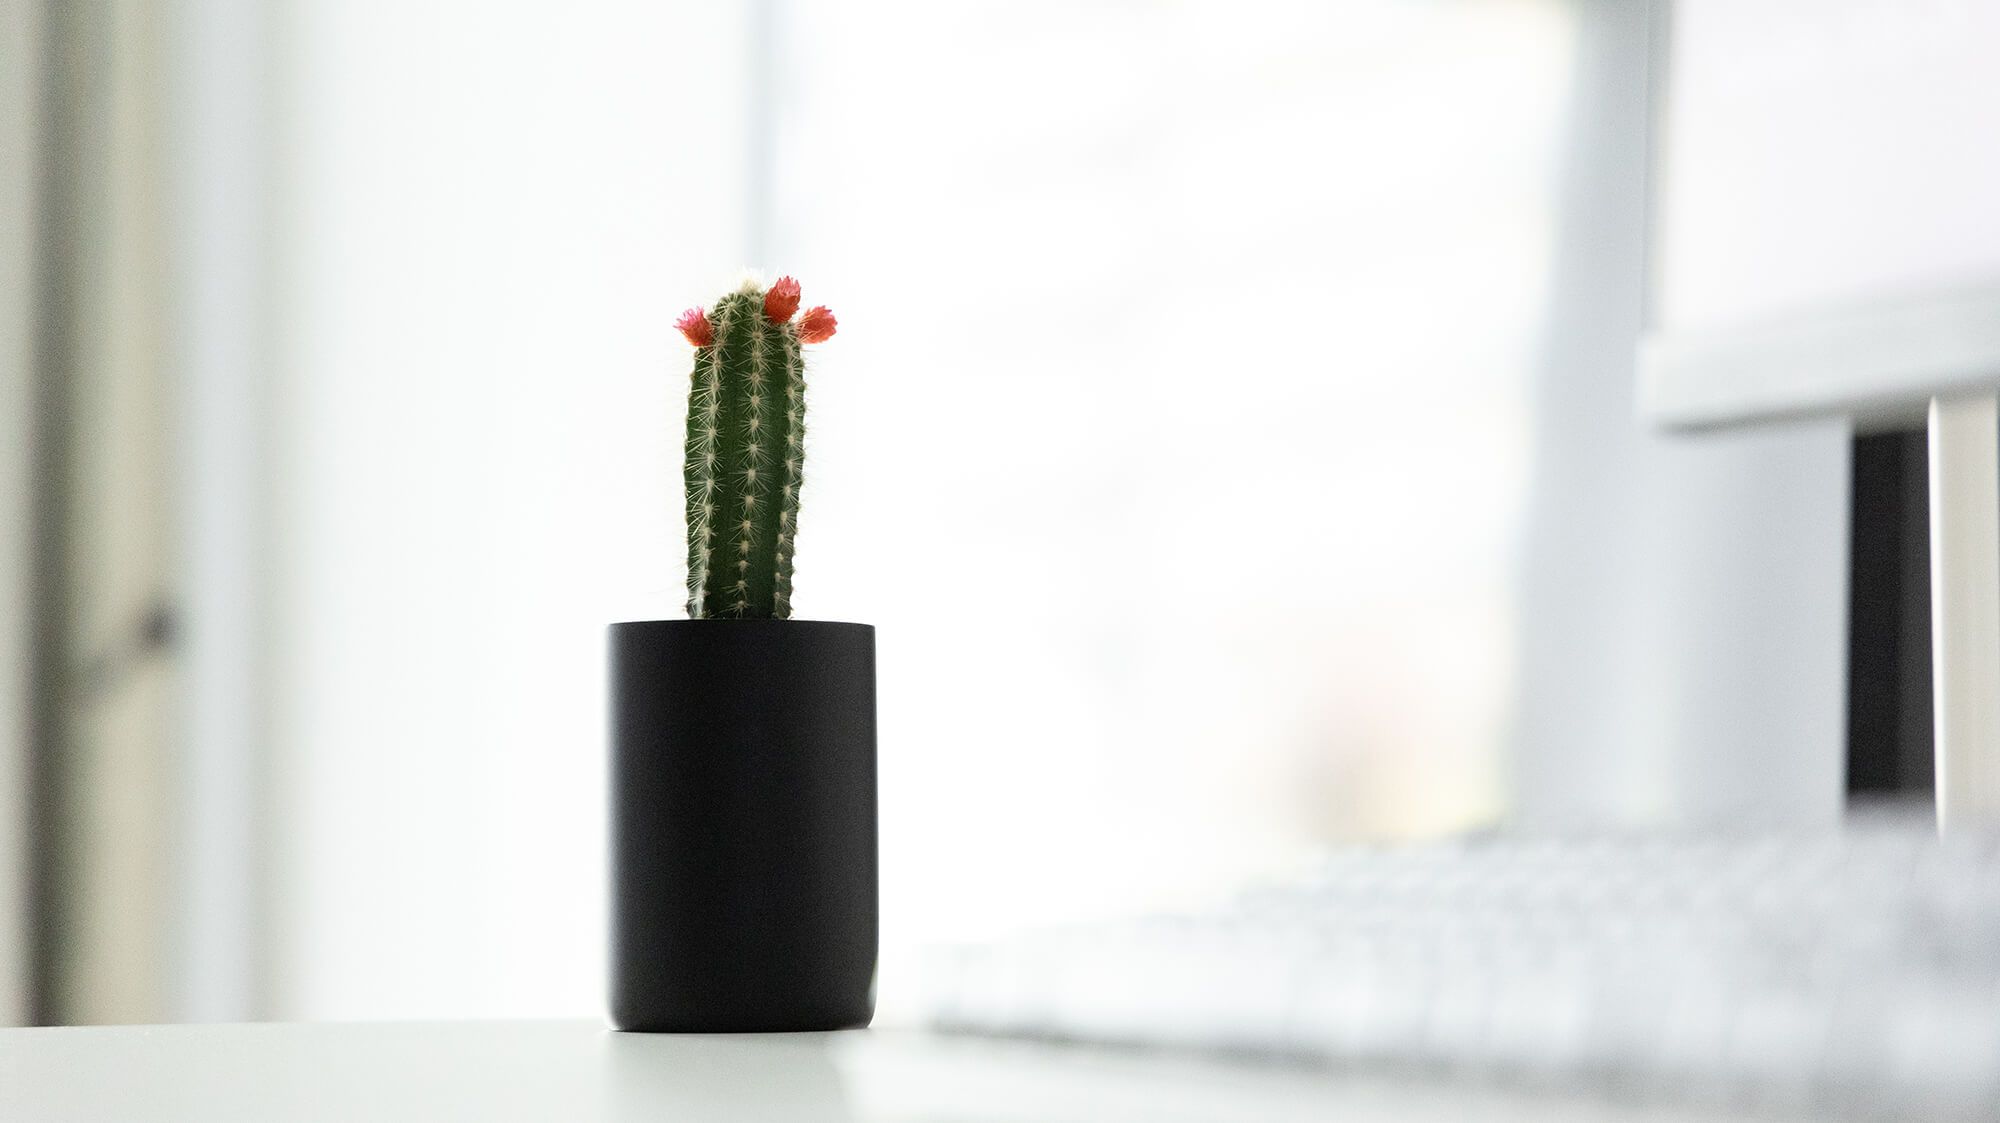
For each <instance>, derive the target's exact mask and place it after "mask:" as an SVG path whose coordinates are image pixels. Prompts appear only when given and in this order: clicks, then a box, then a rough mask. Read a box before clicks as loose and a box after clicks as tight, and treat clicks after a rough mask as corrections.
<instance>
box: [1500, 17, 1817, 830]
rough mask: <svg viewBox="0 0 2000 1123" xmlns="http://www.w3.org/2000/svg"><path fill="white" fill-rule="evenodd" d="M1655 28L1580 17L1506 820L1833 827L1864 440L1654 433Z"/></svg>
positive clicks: (1804, 428) (1791, 430) (1812, 429)
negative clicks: (1647, 325) (1855, 446)
mask: <svg viewBox="0 0 2000 1123" xmlns="http://www.w3.org/2000/svg"><path fill="white" fill-rule="evenodd" d="M1648 7H1649V5H1648V4H1646V3H1645V2H1643V0H1609V2H1604V3H1582V4H1579V5H1578V6H1577V10H1578V12H1579V14H1580V34H1581V36H1582V49H1581V50H1580V52H1579V54H1578V60H1579V63H1578V78H1577V96H1576V97H1575V99H1574V102H1573V104H1574V107H1575V108H1574V111H1573V112H1574V116H1573V117H1572V121H1571V127H1570V135H1569V136H1568V138H1567V144H1566V154H1567V160H1568V170H1567V172H1566V174H1565V179H1564V186H1563V206H1562V213H1563V220H1562V223H1561V225H1560V228H1559V231H1558V234H1557V237H1556V240H1555V246H1554V249H1555V253H1556V264H1555V283H1554V290H1553V296H1552V302H1551V309H1550V312H1551V317H1552V328H1551V330H1550V332H1549V334H1548V337H1547V342H1546V345H1545V347H1544V350H1543V353H1542V356H1541V359H1540V364H1539V365H1540V374H1539V377H1538V379H1537V390H1536V408H1535V417H1536V421H1535V437H1534V447H1535V469H1534V474H1533V479H1532V482H1531V484H1530V486H1529V489H1528V492H1529V495H1530V497H1531V501H1530V507H1529V510H1528V513H1527V518H1526V520H1525V527H1524V536H1523V544H1524V554H1523V561H1524V565H1523V570H1522V586H1521V596H1522V600H1521V611H1522V621H1523V627H1522V633H1521V680H1520V685H1519V697H1518V707H1519V709H1518V711H1517V724H1516V727H1515V732H1514V738H1513V763H1512V766H1511V774H1510V782H1509V790H1510V803H1511V811H1512V818H1513V819H1514V821H1515V822H1516V823H1518V824H1520V825H1523V826H1529V827H1536V828H1557V827H1574V826H1577V825H1580V824H1581V825H1590V826H1603V825H1612V826H1652V825H1663V824H1673V825H1687V824H1744V823H1766V824H1768V823H1773V822H1776V823H1788V824H1799V823H1826V822H1830V821H1832V820H1833V819H1834V818H1835V817H1837V816H1838V815H1839V813H1840V809H1841V806H1842V799H1843V790H1844V773H1843V770H1844V760H1845V738H1844V734H1845V729H1844V725H1845V715H1846V703H1845V676H1846V650H1847V648H1846V615H1847V593H1846V590H1847V585H1846V572H1847V496H1848V455H1849V453H1848V449H1849V441H1848V431H1847V427H1846V426H1845V425H1844V424H1842V423H1834V422H1818V423H1813V424H1800V425H1792V426H1787V427H1781V428H1778V429H1776V430H1773V431H1764V432H1754V433H1738V434H1731V435H1727V436H1702V437H1682V436H1670V435H1664V434H1659V433H1654V432H1650V431H1648V430H1647V429H1646V427H1645V425H1644V423H1643V422H1642V421H1641V420H1640V419H1639V417H1638V416H1637V413H1636V409H1635V406H1634V389H1635V388H1634V379H1633V373H1634V368H1633V359H1634V352H1635V348H1636V346H1637V341H1638V337H1639V332H1640V330H1641V328H1642V326H1643V325H1644V322H1645V318H1646V305H1645V301H1646V293H1645V291H1644V288H1643V278H1644V276H1645V272H1646V268H1645V267H1646V260H1647V257H1646V255H1647V249H1648V245H1647V241H1648V228H1647V198H1646V192H1647V186H1648V183H1647V177H1648V172H1649V167H1650V164H1649V161H1650V159H1651V152H1650V149H1649V138H1648V131H1647V122H1648V120H1649V105H1648V91H1649V86H1648V59H1649V49H1650V43H1649V37H1648V31H1649V28H1648Z"/></svg>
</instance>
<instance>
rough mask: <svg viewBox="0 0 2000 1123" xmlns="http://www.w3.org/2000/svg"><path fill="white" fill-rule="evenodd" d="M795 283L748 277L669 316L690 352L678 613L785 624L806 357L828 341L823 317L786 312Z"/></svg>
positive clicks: (828, 321)
mask: <svg viewBox="0 0 2000 1123" xmlns="http://www.w3.org/2000/svg"><path fill="white" fill-rule="evenodd" d="M798 307H799V283H798V282H797V281H794V280H792V279H791V278H790V277H780V278H778V282H777V283H776V284H774V285H772V286H771V287H770V289H769V290H768V291H766V290H762V289H760V288H759V286H758V285H757V284H756V283H755V282H754V281H753V282H746V283H745V284H744V285H743V287H742V288H739V289H737V290H736V291H735V292H732V293H729V294H728V295H726V296H724V297H723V298H722V299H720V300H718V301H716V302H715V305H714V307H713V308H712V309H706V310H704V309H702V308H690V309H688V310H687V311H686V312H685V313H683V314H682V315H681V318H680V319H679V320H678V321H677V322H676V323H675V325H674V326H675V327H677V328H679V329H680V332H681V334H682V335H683V336H685V337H686V338H687V341H688V342H689V343H692V344H693V345H694V348H695V355H694V377H693V384H692V385H691V386H690V387H689V388H688V415H687V456H686V460H685V462H684V468H683V471H684V475H685V477H686V481H687V541H688V555H687V559H688V560H687V568H688V578H687V588H688V599H687V613H688V616H689V617H690V618H691V619H696V620H701V619H711V618H716V619H739V620H784V619H787V618H789V617H790V616H791V614H792V548H793V542H794V538H795V537H796V535H797V533H798V525H799V489H800V487H801V486H802V485H803V484H804V483H805V475H804V468H805V421H806V401H805V388H806V383H805V354H804V350H803V348H802V346H801V345H802V344H806V343H820V342H823V341H824V340H826V339H828V338H830V337H832V335H833V331H834V326H835V325H834V319H833V313H831V312H829V311H827V310H826V308H824V307H817V308H812V309H809V310H808V311H807V312H806V313H805V314H804V315H801V316H798V317H797V318H796V320H795V319H794V316H793V314H794V313H796V312H797V311H798Z"/></svg>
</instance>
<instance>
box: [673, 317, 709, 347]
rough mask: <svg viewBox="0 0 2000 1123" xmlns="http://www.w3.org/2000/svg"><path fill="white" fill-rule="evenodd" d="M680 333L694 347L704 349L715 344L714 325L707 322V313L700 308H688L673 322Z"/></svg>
mask: <svg viewBox="0 0 2000 1123" xmlns="http://www.w3.org/2000/svg"><path fill="white" fill-rule="evenodd" d="M674 326H675V327H676V328H679V329H680V333H681V334H682V335H684V336H687V341H688V342H689V343H692V344H694V345H695V346H696V347H706V346H708V345H709V344H711V343H714V342H715V325H714V324H711V323H709V322H708V312H707V311H705V310H704V309H701V308H690V309H688V310H687V311H685V312H682V313H681V318H680V319H678V320H675V321H674Z"/></svg>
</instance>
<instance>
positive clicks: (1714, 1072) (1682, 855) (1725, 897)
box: [922, 815, 2000, 1119]
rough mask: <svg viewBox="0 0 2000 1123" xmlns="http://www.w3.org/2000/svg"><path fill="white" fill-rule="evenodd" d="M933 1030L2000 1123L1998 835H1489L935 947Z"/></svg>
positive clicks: (1865, 826)
mask: <svg viewBox="0 0 2000 1123" xmlns="http://www.w3.org/2000/svg"><path fill="white" fill-rule="evenodd" d="M922 1009H923V1010H924V1012H925V1014H926V1016H927V1017H928V1018H929V1020H930V1022H931V1023H932V1024H933V1025H934V1026H935V1027H936V1028H940V1029H947V1030H955V1031H970V1032H979V1033H991V1034H1004V1035H1010V1036H1024V1037H1034V1038H1044V1039H1060V1040H1081V1041H1095V1042H1107V1043H1119V1044H1132V1045H1151V1046H1168V1047H1177V1048H1190V1049H1200V1050H1217V1051H1224V1052H1229V1053H1247V1054H1255V1055H1260V1056H1269V1057H1274V1058H1294V1059H1306V1060H1311V1061H1314V1062H1318V1063H1330V1064H1334V1065H1341V1066H1366V1067H1369V1068H1371V1069H1383V1068H1387V1069H1404V1070H1410V1071H1413V1072H1417V1073H1422V1074H1424V1075H1426V1076H1456V1077H1464V1078H1470V1079H1476V1080H1487V1081H1495V1082H1500V1083H1503V1084H1525V1085H1530V1086H1541V1085H1556V1086H1567V1085H1585V1086H1588V1090H1590V1091H1593V1092H1599V1093H1603V1094H1604V1095H1606V1096H1608V1097H1610V1098H1612V1099H1616V1100H1621V1101H1626V1102H1631V1101H1658V1102H1662V1103H1676V1104H1684V1105H1701V1106H1712V1107H1721V1108H1725V1109H1732V1110H1741V1111H1746V1112H1754V1113H1761V1114H1772V1113H1778V1114H1797V1115H1802V1116H1806V1117H1814V1118H1817V1117H1827V1116H1845V1117H1885V1116H1886V1117H1897V1118H1923V1119H1937V1118H1976V1119H2000V836H1995V835H1975V836H1970V837H1960V836H1954V837H1953V838H1952V839H1951V840H1949V841H1946V842H1940V840H1939V839H1938V838H1937V837H1936V836H1935V833H1934V828H1933V827H1932V826H1931V824H1930V822H1929V820H1928V819H1927V818H1926V817H1923V816H1909V815H1905V816H1881V817H1876V818H1864V819H1859V820H1857V821H1855V822H1853V823H1852V824H1850V825H1849V826H1848V827H1847V828H1845V829H1843V830H1841V831H1839V832H1828V833H1826V834H1821V835H1812V836H1796V835H1771V836H1758V837H1735V838H1716V839H1709V840H1699V839H1679V840H1676V839H1671V838H1650V837H1623V838H1609V837H1607V838H1595V839H1571V840H1564V841H1553V840H1534V839H1519V838H1515V839H1508V838H1500V837H1495V838H1491V839H1480V840H1470V841H1459V842H1453V843H1449V844H1425V845H1411V846H1395V847H1371V848H1355V849H1350V850H1344V851H1340V852H1336V853H1333V854H1330V855H1328V856H1327V857H1326V858H1325V859H1324V860H1323V861H1321V862H1319V863H1317V864H1316V866H1315V867H1314V868H1313V869H1312V870H1311V871H1310V872H1309V873H1308V874H1307V875H1305V876H1303V877H1301V878H1299V879H1298V880H1297V881H1295V882H1293V883H1289V884H1286V885H1283V886H1279V887H1273V888H1265V889H1260V890H1257V891H1254V892H1249V893H1246V894H1245V895H1243V896H1242V897H1241V898H1240V899H1239V900H1237V901H1235V902H1234V903H1233V904H1231V905H1230V906H1229V907H1227V908H1224V909H1221V910H1218V911H1215V912H1211V913H1206V914H1200V915H1177V916H1159V917H1154V918H1150V919H1146V920H1143V921H1135V922H1131V923H1117V924H1100V925H1092V926H1086V927H1077V928H1074V929H1069V930H1059V931H1051V932H1048V933H1046V934H1043V935H1039V936H1035V937H1031V938H1024V939H1020V940H1016V941H1013V942H1009V943H1006V944H1000V945H994V946H983V947H964V948H954V949H945V950H942V951H940V952H939V953H938V954H936V955H935V956H934V957H932V959H931V960H930V961H929V962H928V963H927V970H926V973H925V977H924V994H923V1003H922Z"/></svg>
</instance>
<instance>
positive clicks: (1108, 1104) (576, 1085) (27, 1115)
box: [0, 1022, 1713, 1123]
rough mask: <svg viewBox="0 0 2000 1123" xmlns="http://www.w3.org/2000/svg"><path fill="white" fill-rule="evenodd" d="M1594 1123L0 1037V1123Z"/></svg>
mask: <svg viewBox="0 0 2000 1123" xmlns="http://www.w3.org/2000/svg"><path fill="white" fill-rule="evenodd" d="M1330 1118H1339V1119H1341V1120H1343V1121H1344V1123H1370V1121H1374V1120H1382V1121H1385V1123H1386V1121H1389V1120H1395V1121H1397V1123H1412V1121H1421V1120H1427V1119H1440V1120H1445V1119H1448V1120H1453V1121H1469V1120H1484V1121H1508V1123H1512V1121H1517V1120H1518V1121H1522V1123H1526V1121H1529V1120H1533V1121H1537V1123H1562V1121H1566V1120H1575V1121H1578V1123H1581V1121H1584V1120H1602V1119H1606V1118H1619V1119H1626V1118H1630V1119H1645V1120H1656V1121H1666V1120H1677V1121H1678V1120H1696V1119H1709V1118H1713V1117H1711V1116H1705V1115H1696V1114H1686V1113H1668V1112H1664V1111H1630V1110H1628V1111H1623V1112H1620V1113H1618V1114H1616V1115H1611V1114H1609V1113H1607V1110H1606V1107H1605V1106H1604V1105H1603V1104H1601V1103H1597V1102H1594V1101H1591V1100H1588V1099H1583V1098H1577V1097H1569V1096H1563V1095H1558V1094H1554V1093H1549V1094H1531V1093H1528V1092H1525V1091H1521V1090H1501V1089H1491V1088H1488V1089H1479V1088H1470V1087H1465V1086H1462V1085H1436V1084H1428V1083H1425V1082H1423V1081H1421V1080H1418V1079H1415V1078H1406V1079H1394V1078H1389V1077H1379V1076H1357V1075H1353V1074H1348V1075H1338V1074H1330V1073H1319V1072H1313V1071H1310V1070H1306V1069H1302V1068H1295V1067H1287V1066H1283V1065H1276V1064H1232V1063H1228V1062H1225V1061H1221V1060H1209V1059H1201V1058H1194V1057H1188V1056H1174V1055H1160V1054H1146V1053H1135V1052H1121V1051H1115V1050H1104V1049H1084V1048H1062V1047H1055V1046H1042V1045H1031V1044H1020V1043H1005V1042H985V1041H977V1040H972V1039H964V1038H945V1037H934V1036H930V1035H925V1034H917V1033H898V1032H885V1031H881V1030H864V1031H857V1032H851V1033H836V1034H773V1035H749V1036H734V1037H698V1036H657V1035H642V1034H623V1033H613V1032H610V1031H608V1030H606V1029H605V1028H604V1027H603V1026H602V1025H601V1024H598V1023H595V1022H456V1023H425V1022H402V1023H379V1024H312V1025H218V1026H123V1027H107V1028H74V1029H70V1028H60V1029H10V1030H0V1120H8V1121H12V1120H23V1121H26V1120H34V1121H36V1123H72V1121H83V1120H89V1121H93V1123H94V1121H99V1120H102V1121H117V1123H156V1121H163V1120H202V1121H205V1123H235V1121H250V1120H255V1121H257V1123H272V1121H281V1120H341V1121H343V1123H358V1121H367V1120H422V1121H424V1123H439V1121H445V1120H478V1121H479V1123H512V1121H516V1120H519V1121H523V1123H525V1121H528V1120H533V1121H535V1123H548V1121H555V1120H560V1121H563V1123H584V1121H588V1120H631V1121H638V1120H645V1121H646V1123H669V1121H681V1120H687V1121H698V1123H732V1121H735V1120H744V1121H749V1120H755V1121H757V1123H785V1121H792V1120H801V1121H805V1120H810V1121H844V1123H879V1121H890V1120H896V1121H916V1120H938V1121H947V1120H949V1121H954V1123H964V1121H971V1120H990V1121H995V1123H999V1121H1008V1120H1023V1121H1025V1120H1034V1121H1036V1123H1062V1121H1065V1120H1077V1121H1082V1120H1091V1121H1111V1120H1125V1119H1131V1120H1146V1121H1148V1123H1181V1121H1187V1123H1193V1121H1197V1120H1202V1121H1207V1120H1239V1119H1240V1120H1257V1121H1258V1123H1292V1121H1295V1120H1296V1121H1300V1123H1303V1121H1305V1120H1312V1121H1314V1123H1321V1121H1323V1120H1326V1119H1330Z"/></svg>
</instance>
